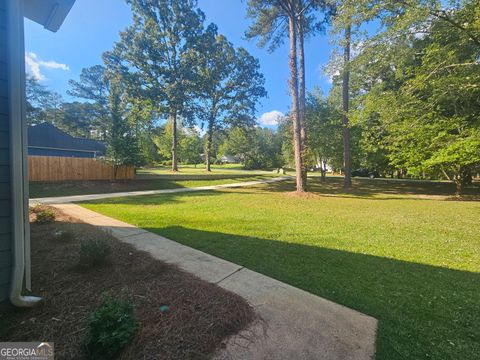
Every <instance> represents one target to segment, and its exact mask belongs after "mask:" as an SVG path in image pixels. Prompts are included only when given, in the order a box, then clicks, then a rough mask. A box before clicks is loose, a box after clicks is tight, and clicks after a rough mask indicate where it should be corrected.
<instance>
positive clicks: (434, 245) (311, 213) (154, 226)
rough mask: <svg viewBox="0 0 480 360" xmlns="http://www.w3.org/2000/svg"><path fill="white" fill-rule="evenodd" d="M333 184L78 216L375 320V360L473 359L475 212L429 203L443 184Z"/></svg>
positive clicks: (477, 262)
mask: <svg viewBox="0 0 480 360" xmlns="http://www.w3.org/2000/svg"><path fill="white" fill-rule="evenodd" d="M340 181H341V179H333V180H330V181H329V182H327V184H325V185H322V184H320V183H319V182H318V180H317V179H310V187H311V190H313V193H316V195H311V196H309V197H298V196H294V195H292V194H291V193H290V191H291V190H292V189H293V183H292V182H289V183H275V184H270V185H264V186H258V187H255V188H241V189H240V188H238V189H228V190H222V191H214V192H213V191H212V192H201V193H189V194H170V195H161V196H148V197H130V198H117V199H108V200H102V201H97V202H92V203H88V204H84V206H85V207H87V208H90V209H92V210H95V211H98V212H100V213H103V214H106V215H109V216H112V217H115V218H118V219H120V220H123V221H126V222H129V223H131V224H134V225H137V226H140V227H143V228H145V229H148V230H149V231H152V232H155V233H158V234H161V235H164V236H166V237H168V238H170V239H173V240H176V241H179V242H181V243H183V244H186V245H189V246H192V247H194V248H198V249H200V250H203V251H205V252H208V253H211V254H214V255H217V256H219V257H222V258H225V259H228V260H231V261H233V262H236V263H238V264H242V265H244V266H246V267H248V268H250V269H253V270H256V271H258V272H261V273H264V274H266V275H269V276H272V277H274V278H276V279H279V280H282V281H285V282H287V283H289V284H292V285H294V286H297V287H300V288H302V289H305V290H307V291H310V292H312V293H314V294H317V295H320V296H323V297H325V298H328V299H331V300H333V301H335V302H338V303H340V304H344V305H346V306H348V307H351V308H354V309H357V310H359V311H361V312H363V313H366V314H369V315H372V316H374V317H376V318H377V319H379V330H378V336H377V359H388V360H394V359H438V360H446V359H459V360H467V359H468V360H469V359H478V357H479V354H480V222H479V219H480V202H477V201H447V200H452V199H449V198H446V197H445V198H435V199H428V197H429V196H432V195H442V196H444V195H448V194H451V193H452V192H453V191H454V188H453V187H452V186H451V184H445V183H432V184H428V183H415V182H398V181H395V182H389V181H382V180H373V181H370V180H355V181H354V186H355V190H354V191H352V192H349V193H345V192H343V191H342V190H341V189H340ZM478 190H479V189H478V187H477V188H472V189H470V192H471V193H472V195H473V197H471V199H472V200H473V199H474V196H477V195H478V193H479V191H478ZM322 194H325V195H329V196H323V195H322ZM332 195H333V196H332ZM419 195H423V196H422V197H419Z"/></svg>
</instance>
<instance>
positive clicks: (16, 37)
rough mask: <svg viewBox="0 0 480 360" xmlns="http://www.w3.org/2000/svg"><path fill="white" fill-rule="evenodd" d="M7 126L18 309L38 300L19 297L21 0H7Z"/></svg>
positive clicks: (26, 249)
mask: <svg viewBox="0 0 480 360" xmlns="http://www.w3.org/2000/svg"><path fill="white" fill-rule="evenodd" d="M7 31H8V45H7V46H8V57H7V59H8V78H9V83H8V86H9V123H10V146H11V147H10V152H11V194H12V218H13V221H12V230H13V231H12V234H13V243H12V252H13V269H12V280H11V285H10V302H11V303H12V304H13V305H15V306H18V307H32V306H35V305H36V304H38V303H39V302H40V301H41V300H42V298H39V297H35V296H23V295H22V292H23V285H24V281H25V282H26V287H30V284H29V283H30V274H29V269H27V271H26V268H27V265H28V266H29V263H30V243H29V240H30V234H29V224H28V205H27V204H28V184H26V183H25V181H28V180H26V179H27V167H26V159H27V158H26V151H27V146H26V123H25V44H24V34H23V0H19V1H7Z"/></svg>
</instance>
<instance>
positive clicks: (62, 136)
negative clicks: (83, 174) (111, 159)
mask: <svg viewBox="0 0 480 360" xmlns="http://www.w3.org/2000/svg"><path fill="white" fill-rule="evenodd" d="M28 146H30V147H40V148H50V149H65V150H79V151H91V152H96V153H98V154H102V155H104V154H105V150H106V147H105V144H104V143H102V142H100V141H96V140H91V139H81V138H76V137H73V136H71V135H69V134H67V133H65V132H63V131H62V130H60V129H58V128H56V127H55V126H53V125H52V124H50V123H47V122H44V123H41V124H38V125H33V126H29V127H28Z"/></svg>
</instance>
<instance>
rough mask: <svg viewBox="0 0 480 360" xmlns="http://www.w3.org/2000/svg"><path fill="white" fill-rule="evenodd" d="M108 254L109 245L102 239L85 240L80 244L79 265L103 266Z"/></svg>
mask: <svg viewBox="0 0 480 360" xmlns="http://www.w3.org/2000/svg"><path fill="white" fill-rule="evenodd" d="M109 254H110V245H109V243H108V241H107V240H104V239H87V240H84V241H83V242H82V243H81V244H80V265H83V266H96V265H101V264H104V263H105V261H106V259H107V257H108V255H109Z"/></svg>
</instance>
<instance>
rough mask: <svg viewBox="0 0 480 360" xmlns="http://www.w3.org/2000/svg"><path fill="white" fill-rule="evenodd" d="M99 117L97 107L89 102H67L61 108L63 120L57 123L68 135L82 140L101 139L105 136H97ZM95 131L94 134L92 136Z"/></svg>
mask: <svg viewBox="0 0 480 360" xmlns="http://www.w3.org/2000/svg"><path fill="white" fill-rule="evenodd" d="M96 115H97V107H96V106H95V104H92V103H89V102H85V103H82V102H78V101H74V102H65V103H63V104H62V106H61V119H60V120H59V121H58V122H57V123H56V126H58V127H59V128H60V129H61V130H63V131H65V132H66V133H68V134H70V135H72V136H76V137H82V138H90V137H93V138H101V139H103V134H101V133H100V132H99V133H98V135H99V136H97V135H96V134H95V133H96V131H95V130H98V129H97V128H96V124H97V123H96V121H95V117H96ZM92 131H93V134H92Z"/></svg>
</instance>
